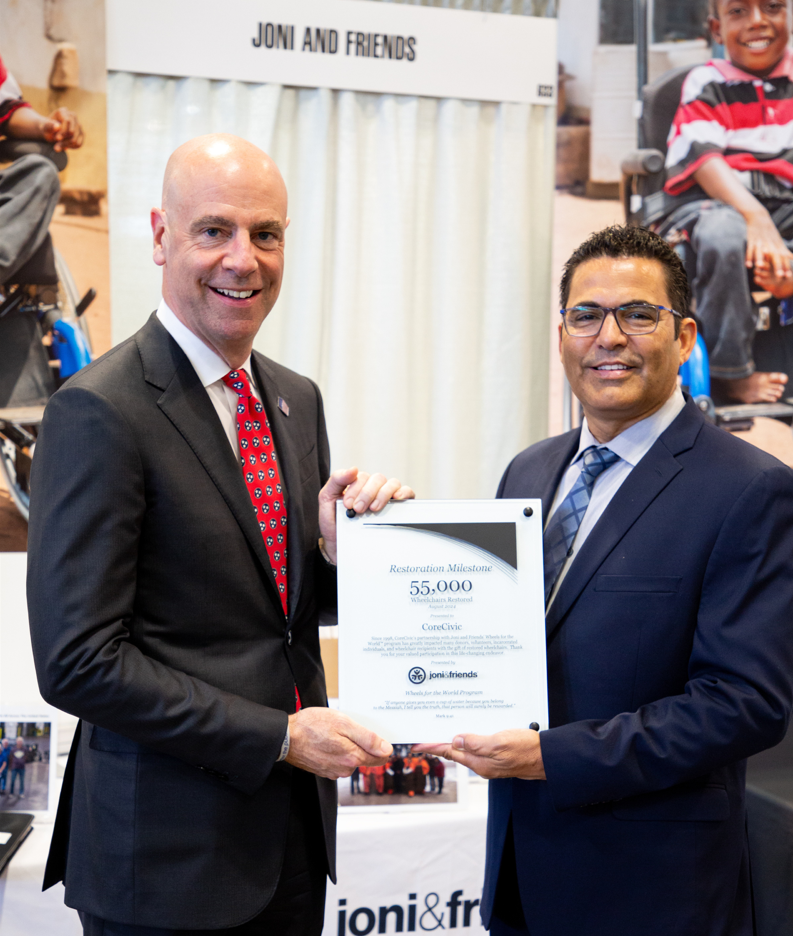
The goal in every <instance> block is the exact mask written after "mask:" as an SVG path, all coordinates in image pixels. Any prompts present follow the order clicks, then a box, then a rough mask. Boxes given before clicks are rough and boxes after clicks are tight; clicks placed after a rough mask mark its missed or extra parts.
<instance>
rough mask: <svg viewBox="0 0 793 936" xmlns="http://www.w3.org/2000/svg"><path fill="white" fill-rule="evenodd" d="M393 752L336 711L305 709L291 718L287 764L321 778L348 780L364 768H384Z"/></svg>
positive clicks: (379, 739) (364, 729) (385, 744)
mask: <svg viewBox="0 0 793 936" xmlns="http://www.w3.org/2000/svg"><path fill="white" fill-rule="evenodd" d="M393 750H394V749H393V748H392V747H391V745H390V744H389V743H388V742H387V741H383V739H382V738H381V737H379V736H378V735H376V734H375V733H374V732H373V731H369V730H368V729H367V728H363V727H362V726H361V725H359V724H357V723H356V722H354V721H353V720H352V719H351V718H348V717H347V716H346V715H344V714H342V713H341V712H337V711H335V710H334V709H327V708H303V709H300V711H299V712H296V713H295V714H294V715H290V716H289V753H288V754H287V755H286V762H287V764H291V765H292V766H293V767H300V768H301V770H307V771H308V772H309V773H313V774H317V775H318V776H320V777H328V778H329V779H330V780H338V778H339V777H349V776H350V774H351V773H352V772H353V771H354V770H355V768H356V767H360V766H361V765H366V766H367V767H374V766H376V765H377V764H384V763H385V762H386V761H387V760H388V758H389V757H390V756H391V753H392V752H393Z"/></svg>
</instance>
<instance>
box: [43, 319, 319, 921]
mask: <svg viewBox="0 0 793 936" xmlns="http://www.w3.org/2000/svg"><path fill="white" fill-rule="evenodd" d="M252 361H253V364H252V366H253V370H254V372H255V377H256V382H257V385H258V387H259V388H260V389H261V393H262V399H263V402H264V405H265V410H266V412H267V415H268V417H269V420H270V425H271V428H272V433H273V438H274V440H275V448H276V451H277V454H278V460H279V465H280V473H281V480H282V482H283V484H284V486H285V488H286V504H287V514H288V519H289V526H288V529H287V547H288V550H289V561H288V595H289V619H288V620H287V619H286V618H285V616H284V613H283V610H282V607H281V600H280V596H279V594H278V590H277V589H276V587H275V584H274V582H273V575H272V570H271V567H270V561H269V558H268V555H267V550H266V548H265V544H264V541H263V540H262V535H261V532H260V530H259V524H258V521H257V519H256V517H255V516H254V512H253V509H252V506H251V501H250V495H249V493H248V490H247V488H246V487H245V481H244V480H243V477H242V471H241V469H240V463H239V461H238V459H237V458H236V457H235V455H234V452H233V451H232V448H231V446H230V445H229V442H228V439H227V437H226V434H225V432H224V430H223V427H222V425H221V423H220V420H219V419H218V417H217V413H216V412H215V410H214V407H213V406H212V403H211V401H210V399H209V396H208V395H207V393H206V391H205V390H204V388H203V386H202V385H201V381H200V380H199V378H198V375H197V374H196V372H195V370H194V369H193V367H192V365H191V364H190V361H189V360H188V358H187V357H186V355H185V354H184V352H183V351H182V350H181V348H180V347H179V346H178V345H177V343H176V342H175V341H174V340H173V339H172V338H171V336H170V335H169V334H168V332H167V331H166V330H165V328H164V327H163V326H162V324H161V323H160V322H159V320H158V319H157V318H156V316H152V317H151V318H150V319H149V321H148V323H147V324H146V325H145V326H144V327H143V328H142V329H141V330H140V331H139V332H138V333H137V334H136V335H134V336H133V337H132V338H130V339H129V340H128V341H125V342H123V343H122V344H120V345H118V346H117V347H115V348H114V349H113V350H112V351H110V352H109V353H108V354H106V355H104V356H103V357H101V358H99V359H98V360H97V361H95V362H94V363H93V364H91V365H89V366H88V367H86V368H85V369H84V370H81V371H80V372H79V373H78V374H76V375H75V376H74V377H73V378H72V379H71V380H70V381H68V382H67V384H66V385H65V386H64V387H63V388H62V389H60V390H59V391H58V392H57V393H56V394H55V395H54V396H53V397H52V399H51V400H50V402H49V404H48V406H47V410H46V413H45V415H44V421H43V423H42V427H41V433H40V435H39V441H38V445H37V449H36V457H35V459H34V461H33V475H32V487H33V488H34V489H35V490H34V496H33V499H32V501H31V510H30V535H29V545H28V608H29V616H30V626H31V635H32V638H33V651H34V656H35V660H36V667H37V672H38V678H39V684H40V686H41V692H42V695H43V696H44V698H45V699H47V700H48V701H50V702H52V703H53V704H54V705H56V706H58V707H59V708H61V709H64V710H65V711H67V712H72V713H74V714H76V715H79V716H80V718H81V719H82V722H81V730H80V731H79V732H78V734H77V736H76V738H75V741H74V745H73V747H72V753H71V755H70V759H69V766H68V768H67V776H66V778H65V780H64V787H63V793H62V795H61V803H60V807H59V811H58V819H57V823H56V827H55V832H54V834H53V840H52V848H51V851H50V860H49V863H48V867H47V875H46V878H45V887H46V886H48V885H49V884H52V883H55V882H56V881H58V880H60V879H61V878H62V879H63V880H64V883H65V885H66V902H67V903H68V904H69V906H72V907H76V908H77V909H80V910H86V911H88V912H89V913H92V914H93V915H95V916H98V917H101V918H102V919H106V920H113V921H117V922H120V923H129V924H137V925H141V926H155V927H165V928H169V929H177V930H182V929H190V930H192V929H205V928H206V929H223V928H226V927H231V926H236V925H239V924H241V923H243V922H244V921H245V920H247V919H250V918H251V917H253V916H255V915H256V914H257V913H258V912H260V911H261V910H262V909H263V908H264V907H265V906H266V904H267V903H268V902H269V900H270V898H271V897H272V894H273V892H274V890H275V888H276V885H277V883H278V878H279V874H280V870H281V865H282V862H283V856H284V850H285V847H286V837H287V818H288V815H289V803H290V796H291V791H292V787H293V784H292V768H291V767H290V766H289V765H288V764H286V763H284V762H280V763H279V762H277V758H278V755H279V753H280V750H281V744H282V742H283V738H284V733H285V731H286V726H287V719H288V713H289V712H293V711H294V708H295V691H294V687H295V684H297V686H298V689H299V691H300V697H301V700H302V702H303V705H305V706H322V705H326V704H327V699H326V694H325V680H324V673H323V670H322V662H321V660H320V654H319V632H318V627H317V623H318V611H319V609H320V606H321V605H323V604H325V605H329V604H332V603H333V602H334V601H335V574H334V573H333V571H332V570H330V569H329V568H328V567H327V566H326V564H325V563H324V561H323V560H322V558H321V554H320V551H319V548H318V545H317V540H318V536H319V526H318V506H317V495H318V493H319V490H320V487H321V486H322V485H323V484H324V483H325V481H326V480H327V477H328V471H329V451H328V441H327V436H326V433H325V420H324V416H323V410H322V401H321V399H320V395H319V391H318V389H317V387H316V386H315V385H314V384H313V383H312V382H311V381H310V380H308V379H307V378H305V377H301V376H299V375H298V374H295V373H293V372H292V371H289V370H287V369H286V368H285V367H281V366H280V365H279V364H276V363H275V362H273V361H270V360H268V359H267V358H265V357H263V356H262V355H260V354H257V353H255V352H254V354H253V356H252ZM279 397H283V399H284V400H285V401H286V403H287V404H288V406H289V416H288V417H287V415H286V413H285V412H283V411H282V410H281V409H279V407H278V398H279ZM315 779H316V787H317V796H318V800H319V809H318V810H317V812H320V811H321V814H322V822H323V827H324V833H325V842H326V848H327V855H328V868H329V871H330V874H331V876H333V874H334V847H335V822H336V785H335V783H334V782H333V781H331V780H325V779H322V778H320V777H317V778H315Z"/></svg>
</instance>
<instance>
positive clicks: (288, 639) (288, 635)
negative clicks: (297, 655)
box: [286, 630, 292, 647]
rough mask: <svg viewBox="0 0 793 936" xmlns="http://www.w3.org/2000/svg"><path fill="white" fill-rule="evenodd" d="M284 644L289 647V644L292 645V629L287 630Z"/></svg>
mask: <svg viewBox="0 0 793 936" xmlns="http://www.w3.org/2000/svg"><path fill="white" fill-rule="evenodd" d="M286 645H287V647H291V646H292V631H291V630H288V631H287V632H286Z"/></svg>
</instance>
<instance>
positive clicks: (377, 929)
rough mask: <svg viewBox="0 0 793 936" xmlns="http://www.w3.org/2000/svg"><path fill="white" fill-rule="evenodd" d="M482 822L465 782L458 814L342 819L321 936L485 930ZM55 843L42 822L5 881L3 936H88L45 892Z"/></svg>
mask: <svg viewBox="0 0 793 936" xmlns="http://www.w3.org/2000/svg"><path fill="white" fill-rule="evenodd" d="M486 817H487V784H486V783H483V782H479V781H476V782H472V783H470V784H469V787H468V802H467V804H466V806H465V808H461V809H448V810H435V809H433V808H432V807H431V806H425V805H423V804H421V805H415V806H413V805H411V806H406V807H402V808H398V809H395V810H394V811H392V812H372V811H371V810H370V808H369V807H366V806H361V807H358V808H357V811H355V812H346V811H345V812H342V813H341V814H340V815H339V823H338V884H337V885H335V886H334V885H329V887H328V897H327V903H326V909H325V929H324V933H325V936H364V934H369V933H383V932H385V933H396V932H406V933H408V932H416V933H425V932H433V931H435V930H437V931H439V932H440V931H445V930H450V929H459V930H462V931H463V932H465V933H484V932H485V930H484V929H483V928H482V924H481V921H480V919H479V905H478V904H479V898H480V896H481V891H482V880H483V877H484V865H485V823H486ZM51 836H52V823H51V822H46V823H45V822H40V821H36V822H35V823H34V826H33V831H32V832H31V834H30V836H29V837H28V838H27V840H26V841H25V842H24V843H23V844H22V846H21V847H20V849H19V850H18V852H17V853H16V854H15V855H14V857H13V858H12V859H11V861H10V863H9V865H8V866H7V868H6V869H5V871H4V873H3V874H2V875H0V933H2V936H31V934H33V933H35V934H36V936H81V934H82V928H81V927H80V921H79V919H78V916H77V913H76V912H75V911H74V910H70V909H69V908H68V907H66V906H65V904H64V903H63V885H61V884H58V885H56V886H55V887H52V888H50V889H49V890H48V891H46V892H45V893H42V891H41V881H42V879H43V877H44V865H45V863H46V859H47V852H48V850H49V844H50V838H51ZM186 896H187V895H186ZM381 920H382V921H383V924H384V928H383V927H381ZM400 923H401V926H400Z"/></svg>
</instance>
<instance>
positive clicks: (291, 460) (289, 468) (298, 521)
mask: <svg viewBox="0 0 793 936" xmlns="http://www.w3.org/2000/svg"><path fill="white" fill-rule="evenodd" d="M251 365H252V367H253V370H254V372H255V373H254V378H255V380H256V383H257V385H258V387H259V390H260V392H261V394H262V403H264V411H265V413H267V419H268V420H269V422H270V429H271V430H272V433H273V443H274V445H275V451H276V453H277V455H278V470H279V474H280V476H281V484H282V485H283V488H284V499H285V502H286V516H287V537H286V542H287V551H288V553H289V557H290V561H288V562H287V564H286V568H287V582H288V584H287V588H288V593H289V608H290V609H294V608H296V607H297V602H298V599H299V597H300V587H301V585H302V583H303V562H302V559H301V557H302V556H303V544H304V543H305V538H306V529H305V517H304V515H303V498H302V497H301V490H300V472H299V466H298V457H297V451H296V450H295V445H294V439H293V436H294V433H293V432H290V431H289V430H290V424H289V420H290V418H291V419H292V420H293V421H297V420H299V419H300V414H299V413H294V412H293V413H292V415H291V417H290V416H287V415H286V413H284V411H283V410H282V409H281V408H280V407H279V405H278V401H279V398H282V399H283V400H284V402H285V403H286V404H287V409H288V408H289V399H288V398H287V397H286V396H283V392H285V391H282V390H281V389H280V388H279V387H278V384H277V382H276V376H275V373H274V371H273V368H272V367H270V365H269V362H268V361H267V358H266V357H264V355H262V354H259V353H258V352H256V351H254V352H253V354H252V355H251Z"/></svg>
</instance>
